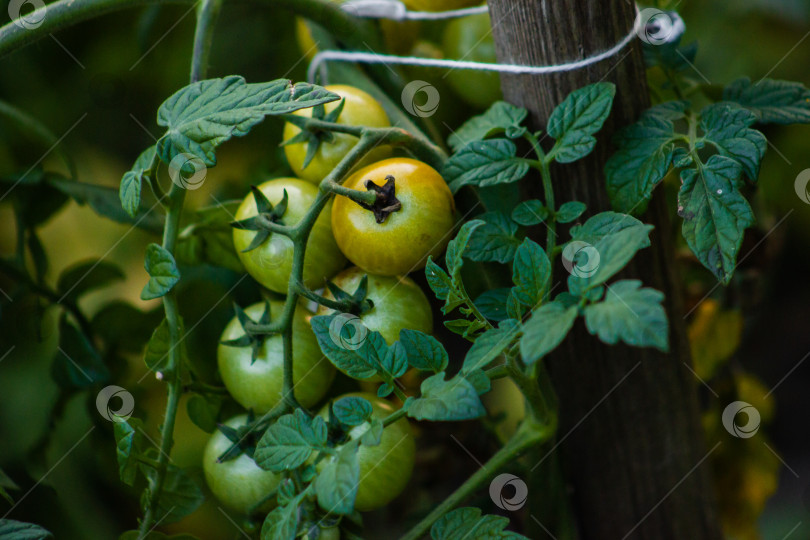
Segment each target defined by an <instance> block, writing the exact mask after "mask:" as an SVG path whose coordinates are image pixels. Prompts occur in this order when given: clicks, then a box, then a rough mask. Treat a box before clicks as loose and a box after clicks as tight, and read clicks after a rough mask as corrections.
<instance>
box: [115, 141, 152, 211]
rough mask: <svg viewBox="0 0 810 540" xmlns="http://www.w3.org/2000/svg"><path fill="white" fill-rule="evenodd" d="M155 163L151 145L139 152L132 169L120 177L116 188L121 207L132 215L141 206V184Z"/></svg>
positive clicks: (147, 179) (147, 178) (146, 178)
mask: <svg viewBox="0 0 810 540" xmlns="http://www.w3.org/2000/svg"><path fill="white" fill-rule="evenodd" d="M156 165H157V155H156V154H155V146H154V145H152V146H150V147H149V148H147V149H146V150H144V151H143V152H141V155H139V156H138V159H136V160H135V164H134V165H133V166H132V169H130V170H128V171H127V172H125V173H124V176H123V177H122V178H121V185H120V186H119V189H118V196H119V198H120V199H121V207H122V208H123V209H124V210H125V211H126V213H127V214H129V215H130V216H132V217H135V216H136V215H137V214H138V209H139V208H140V207H141V186H142V185H143V182H144V180H146V181H149V179H150V175H151V174H152V171H154V170H155V167H156Z"/></svg>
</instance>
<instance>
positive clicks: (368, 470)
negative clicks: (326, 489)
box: [317, 392, 416, 512]
mask: <svg viewBox="0 0 810 540" xmlns="http://www.w3.org/2000/svg"><path fill="white" fill-rule="evenodd" d="M350 396H357V397H362V398H365V399H367V400H368V401H369V402H370V403H371V407H372V416H373V417H374V418H379V419H383V418H385V417H386V416H388V415H389V414H391V413H393V412H394V411H395V408H394V406H393V405H392V404H391V403H389V402H388V401H386V400H384V399H381V398H379V397H377V396H375V395H374V394H368V393H363V392H355V393H351V394H345V395H343V396H340V397H337V398H335V399H334V401H337V400H338V399H341V398H344V397H350ZM318 414H320V415H321V416H322V417H323V418H328V417H329V406H328V405H327V406H326V407H324V408H323V409H322V410H321V411H320V413H318ZM369 428H370V423H369V422H366V423H364V424H361V425H359V426H355V427H354V428H352V430H351V431H350V432H349V437H350V438H351V439H352V440H355V439H359V438H360V437H362V436H363V434H364V433H365V432H366V431H368V429H369ZM415 455H416V443H415V441H414V438H413V434H412V433H411V425H410V424H409V423H408V420H407V418H401V419H399V420H397V421H396V422H394V423H393V424H391V425H389V426H387V427H386V428H385V429H384V430H383V433H382V439H381V440H380V444H378V445H377V446H364V445H362V444H361V445H360V447H359V448H358V450H357V461H358V463H359V465H360V483H359V484H358V486H357V498H356V499H355V501H354V508H355V510H358V511H360V512H369V511H371V510H376V509H377V508H381V507H383V506H385V505H387V504H388V503H390V502H391V501H392V500H394V499H395V498H396V497H397V496H398V495H399V494H400V493H402V491H403V490H404V489H405V486H406V485H407V484H408V481H409V480H410V479H411V473H412V472H413V464H414V459H415ZM332 459H334V457H328V458H326V459H324V460H323V461H321V462H320V463H318V465H317V469H318V472H320V471H321V470H323V468H324V467H325V466H326V464H327V463H329V461H330V460H332Z"/></svg>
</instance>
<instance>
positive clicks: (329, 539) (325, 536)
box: [302, 526, 340, 540]
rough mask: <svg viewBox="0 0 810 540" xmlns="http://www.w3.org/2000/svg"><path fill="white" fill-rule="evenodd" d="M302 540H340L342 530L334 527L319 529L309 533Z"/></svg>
mask: <svg viewBox="0 0 810 540" xmlns="http://www.w3.org/2000/svg"><path fill="white" fill-rule="evenodd" d="M302 540H340V529H339V528H338V527H337V526H334V527H323V526H321V527H318V528H317V529H316V530H314V531H313V530H310V531H307V534H305V535H304V536H303V537H302Z"/></svg>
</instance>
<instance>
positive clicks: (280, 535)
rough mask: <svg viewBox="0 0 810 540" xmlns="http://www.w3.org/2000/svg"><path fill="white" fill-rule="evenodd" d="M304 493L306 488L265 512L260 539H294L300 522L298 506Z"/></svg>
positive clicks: (302, 499)
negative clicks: (284, 502)
mask: <svg viewBox="0 0 810 540" xmlns="http://www.w3.org/2000/svg"><path fill="white" fill-rule="evenodd" d="M306 493H307V492H306V490H305V491H303V492H301V493H299V494H298V495H296V496H295V497H293V498H292V499H290V500H289V501H288V502H287V504H285V505H283V506H277V507H276V508H274V509H273V510H272V511H271V512H270V513H269V514H267V517H266V518H264V523H263V524H262V532H261V539H262V540H295V537H296V536H297V535H298V528H299V526H300V524H301V511H300V506H301V503H302V502H303V501H304V496H305V495H306Z"/></svg>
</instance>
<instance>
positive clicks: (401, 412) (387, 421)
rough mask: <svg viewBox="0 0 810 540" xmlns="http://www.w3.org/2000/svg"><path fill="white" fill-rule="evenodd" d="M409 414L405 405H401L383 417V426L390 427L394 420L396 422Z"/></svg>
mask: <svg viewBox="0 0 810 540" xmlns="http://www.w3.org/2000/svg"><path fill="white" fill-rule="evenodd" d="M407 414H408V411H406V410H405V407H400V408H399V409H397V410H396V411H394V412H392V413H391V414H389V415H388V416H386V417H385V418H383V427H388V426H390V425H391V424H393V423H394V422H396V421H397V420H399V419H401V418H405V416H407Z"/></svg>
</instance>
